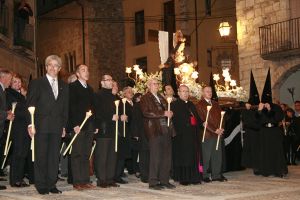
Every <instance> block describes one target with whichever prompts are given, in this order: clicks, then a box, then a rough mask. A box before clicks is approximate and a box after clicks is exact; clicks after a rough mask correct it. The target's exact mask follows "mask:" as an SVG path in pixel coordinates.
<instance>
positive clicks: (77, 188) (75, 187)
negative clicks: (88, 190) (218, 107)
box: [73, 184, 85, 191]
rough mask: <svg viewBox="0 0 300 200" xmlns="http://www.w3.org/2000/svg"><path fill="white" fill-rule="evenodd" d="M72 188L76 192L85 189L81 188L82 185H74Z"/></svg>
mask: <svg viewBox="0 0 300 200" xmlns="http://www.w3.org/2000/svg"><path fill="white" fill-rule="evenodd" d="M73 188H74V189H75V190H78V191H81V190H84V189H85V188H83V187H82V185H80V184H74V185H73Z"/></svg>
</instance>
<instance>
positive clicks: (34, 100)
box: [26, 76, 69, 133]
mask: <svg viewBox="0 0 300 200" xmlns="http://www.w3.org/2000/svg"><path fill="white" fill-rule="evenodd" d="M68 104H69V89H68V85H67V84H66V83H64V82H63V81H62V80H58V96H57V99H55V97H54V94H53V91H52V88H51V85H50V83H49V81H48V79H47V77H46V76H44V77H42V78H40V79H36V80H33V81H31V82H30V85H29V89H28V94H27V103H26V105H27V107H29V106H35V114H34V119H35V128H36V131H37V133H62V129H63V128H65V127H66V125H67V120H68ZM28 119H30V118H28ZM30 123H31V122H30V120H28V124H30Z"/></svg>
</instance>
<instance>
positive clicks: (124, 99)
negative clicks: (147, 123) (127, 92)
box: [122, 98, 127, 137]
mask: <svg viewBox="0 0 300 200" xmlns="http://www.w3.org/2000/svg"><path fill="white" fill-rule="evenodd" d="M126 101H127V99H126V98H123V99H122V103H123V115H126V112H125V107H126V106H125V105H126ZM125 125H126V121H123V136H124V137H125V136H126V135H125V134H126V133H125Z"/></svg>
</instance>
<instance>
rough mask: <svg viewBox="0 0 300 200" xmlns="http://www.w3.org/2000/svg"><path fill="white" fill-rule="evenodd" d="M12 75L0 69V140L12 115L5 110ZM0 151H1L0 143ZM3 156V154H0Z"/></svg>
mask: <svg viewBox="0 0 300 200" xmlns="http://www.w3.org/2000/svg"><path fill="white" fill-rule="evenodd" d="M11 79H12V75H11V72H10V71H8V70H5V69H0V138H1V137H2V134H3V131H4V123H5V120H13V119H14V115H13V114H12V112H11V111H7V110H6V106H7V105H6V97H5V92H4V91H5V88H8V87H9V85H10V83H11ZM0 149H3V147H2V146H1V143H0ZM1 155H3V152H1ZM5 189H6V187H5V186H2V185H0V190H5Z"/></svg>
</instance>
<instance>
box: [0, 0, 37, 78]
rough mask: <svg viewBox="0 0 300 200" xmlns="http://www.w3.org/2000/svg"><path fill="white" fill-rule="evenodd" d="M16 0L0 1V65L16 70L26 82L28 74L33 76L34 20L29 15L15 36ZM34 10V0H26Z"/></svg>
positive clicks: (34, 73) (34, 71) (34, 72)
mask: <svg viewBox="0 0 300 200" xmlns="http://www.w3.org/2000/svg"><path fill="white" fill-rule="evenodd" d="M17 3H18V1H13V0H11V1H1V3H0V67H3V68H6V69H8V70H11V71H14V72H18V73H19V74H21V75H22V76H23V79H24V81H25V82H28V79H29V77H30V75H33V76H35V75H36V70H35V56H34V55H35V54H34V40H33V38H34V20H33V17H29V21H28V23H26V24H25V26H24V29H22V30H21V34H20V37H21V38H16V34H15V32H16V21H17V20H18V19H17V18H16V16H15V14H16V13H15V10H14V8H15V6H16V4H17ZM27 3H28V4H29V6H30V7H31V9H32V11H33V12H34V0H27Z"/></svg>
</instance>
